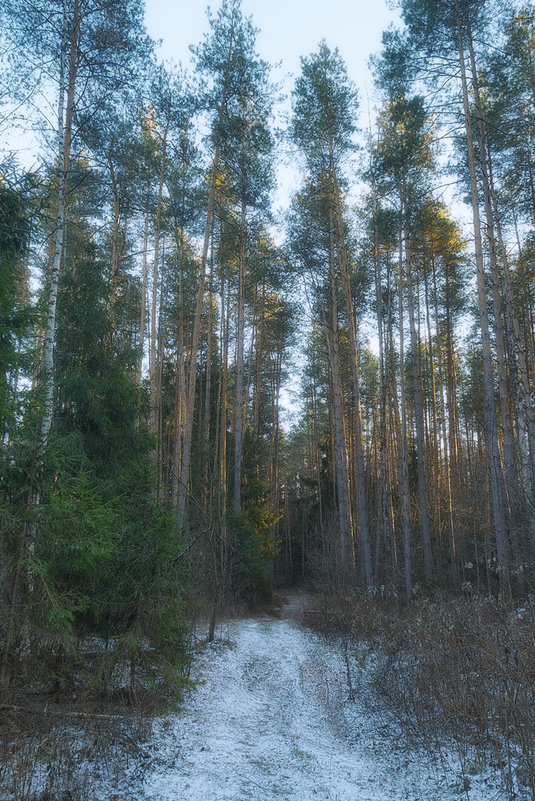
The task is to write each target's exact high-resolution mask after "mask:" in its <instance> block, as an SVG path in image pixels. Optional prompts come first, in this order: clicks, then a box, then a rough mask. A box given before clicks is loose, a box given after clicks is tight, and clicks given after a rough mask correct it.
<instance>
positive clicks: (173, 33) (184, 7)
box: [145, 0, 399, 426]
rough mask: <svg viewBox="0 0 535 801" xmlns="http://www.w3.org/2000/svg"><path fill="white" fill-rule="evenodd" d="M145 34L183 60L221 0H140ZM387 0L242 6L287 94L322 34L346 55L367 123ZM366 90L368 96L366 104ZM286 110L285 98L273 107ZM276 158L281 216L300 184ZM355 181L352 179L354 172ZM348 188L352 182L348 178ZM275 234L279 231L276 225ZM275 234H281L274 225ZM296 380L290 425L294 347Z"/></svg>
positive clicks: (287, 391)
mask: <svg viewBox="0 0 535 801" xmlns="http://www.w3.org/2000/svg"><path fill="white" fill-rule="evenodd" d="M145 2H146V24H147V29H148V33H149V34H150V36H152V38H154V39H161V40H162V46H161V47H160V49H159V50H158V55H159V56H160V57H161V58H163V59H165V60H172V61H175V62H181V63H182V65H183V66H184V67H186V66H187V65H188V63H189V58H190V51H189V45H190V44H197V43H198V42H200V41H201V40H202V38H203V34H204V33H205V32H207V31H208V30H209V26H208V21H207V16H206V8H207V6H208V5H210V7H211V9H212V11H213V12H214V13H215V12H216V11H217V9H218V8H219V0H215V1H214V2H211V3H208V2H204V0H189V2H188V0H185V1H183V2H180V0H179V2H175V4H172V3H171V2H170V0H145ZM393 5H394V3H393V2H392V1H391V0H242V8H243V11H244V13H245V14H246V15H247V16H252V17H253V22H254V24H255V26H256V27H257V28H259V29H260V32H259V34H258V38H257V51H258V53H259V55H260V56H261V57H262V58H263V59H265V60H266V61H268V62H269V63H270V64H272V65H275V64H277V63H278V62H281V64H280V66H279V67H277V68H276V69H274V70H273V72H272V79H273V80H274V81H276V82H281V83H282V90H283V92H284V93H285V94H286V95H288V94H289V93H290V92H291V90H292V87H293V81H294V78H295V77H296V76H297V75H298V74H299V73H300V57H301V56H306V55H309V54H310V53H312V52H315V51H316V50H317V47H318V44H319V42H320V41H321V39H325V40H326V41H327V44H328V46H329V47H330V48H331V49H334V48H335V47H337V48H338V49H339V51H340V53H341V55H342V57H343V58H344V61H345V62H346V65H347V69H348V73H349V77H350V78H351V80H352V81H354V83H355V84H356V85H357V87H358V91H359V98H360V126H361V128H364V127H367V125H368V119H369V117H368V106H369V105H370V107H371V118H372V119H373V117H374V113H373V81H372V76H371V73H370V70H369V66H368V61H369V58H370V56H371V55H372V54H373V53H377V52H378V51H379V50H380V49H381V35H382V32H383V31H384V30H386V29H387V28H388V26H389V25H390V24H391V23H392V22H395V23H397V22H399V15H398V14H397V12H396V11H394V10H393V9H392V8H389V7H388V6H393ZM368 95H369V96H370V97H369V103H368ZM285 109H286V110H288V109H289V102H288V101H286V104H284V105H283V106H282V107H281V108H279V111H281V110H282V112H283V113H284V110H285ZM288 156H289V158H288V159H284V158H283V161H285V163H281V161H279V162H278V167H277V182H278V191H277V193H276V197H275V198H274V200H275V207H276V208H278V210H279V219H282V218H283V217H284V209H285V208H286V207H287V205H288V203H289V201H290V197H291V195H292V193H293V192H294V191H295V190H296V189H297V187H298V185H299V183H300V176H299V173H298V171H297V169H296V165H295V163H294V161H293V158H292V154H291V153H289V154H288ZM355 181H356V182H358V178H357V176H356V174H355ZM354 188H356V187H355V185H354ZM279 234H280V232H279ZM273 235H274V236H275V239H276V240H278V238H279V236H278V235H277V231H273ZM293 358H294V374H293V375H294V380H293V381H291V382H290V386H286V387H283V390H282V393H281V404H282V409H281V413H282V421H283V424H284V425H286V426H288V425H290V423H291V419H292V414H293V413H295V411H296V409H297V408H298V407H299V400H298V399H299V390H298V383H299V382H298V380H297V378H296V374H297V373H298V372H299V369H298V364H299V363H300V361H301V359H300V357H299V356H298V355H297V354H295V353H294V357H293Z"/></svg>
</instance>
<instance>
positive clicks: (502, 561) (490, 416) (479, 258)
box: [455, 0, 510, 597]
mask: <svg viewBox="0 0 535 801" xmlns="http://www.w3.org/2000/svg"><path fill="white" fill-rule="evenodd" d="M455 6H456V11H457V44H458V56H459V66H460V71H461V86H462V93H463V110H464V123H465V134H466V144H467V157H468V168H469V173H470V191H471V196H472V215H473V225H474V240H475V260H476V271H477V296H478V308H479V322H480V330H481V346H482V355H483V376H484V394H485V412H486V419H487V448H488V458H489V481H490V501H491V512H492V514H491V517H492V528H493V532H494V539H495V543H496V552H497V557H498V570H499V584H500V591H501V593H502V595H503V596H504V597H509V595H510V585H509V566H508V559H507V550H506V544H505V523H504V517H503V508H504V504H503V489H502V488H503V475H502V467H501V463H500V454H499V450H498V428H497V422H496V407H495V402H494V376H493V369H492V350H491V342H490V330H489V321H488V311H487V292H486V286H485V265H484V261H483V243H482V237H481V220H480V215H479V193H478V186H477V174H476V162H475V152H474V144H473V136H472V120H471V116H470V101H469V91H468V79H467V75H466V63H465V55H464V39H463V32H462V27H461V12H460V8H459V2H458V0H456V2H455Z"/></svg>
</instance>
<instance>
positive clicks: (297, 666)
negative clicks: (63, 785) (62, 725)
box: [94, 593, 501, 801]
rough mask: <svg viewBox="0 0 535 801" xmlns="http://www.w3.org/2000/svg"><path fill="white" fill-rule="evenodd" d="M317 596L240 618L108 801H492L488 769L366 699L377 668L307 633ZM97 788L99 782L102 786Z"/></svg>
mask: <svg viewBox="0 0 535 801" xmlns="http://www.w3.org/2000/svg"><path fill="white" fill-rule="evenodd" d="M305 601H306V597H305V596H303V595H299V594H297V593H292V594H289V595H287V596H286V597H285V598H284V599H282V603H281V604H280V607H279V609H276V610H275V614H274V615H271V616H263V617H257V618H250V619H245V620H231V621H227V622H225V623H224V624H223V625H221V626H220V627H219V629H218V632H217V633H218V636H217V639H216V641H215V642H213V643H212V644H210V645H209V646H207V647H206V648H205V649H204V650H203V652H202V653H201V655H200V657H199V659H198V660H197V662H196V665H195V671H194V679H195V680H196V681H197V682H199V683H198V685H197V686H196V687H195V688H194V689H193V690H191V691H189V692H188V694H187V696H186V699H185V702H184V704H183V706H182V708H181V710H180V712H178V713H177V714H174V715H171V716H169V717H166V718H164V719H161V720H159V721H157V722H156V724H155V726H154V728H153V733H152V736H151V737H150V739H149V741H148V742H147V743H146V744H145V753H146V763H145V765H144V768H143V771H142V773H143V775H142V777H141V776H140V771H139V765H138V766H136V765H135V764H133V765H132V768H131V770H130V771H127V772H126V773H122V774H121V773H117V775H116V776H115V777H114V779H113V780H111V779H110V777H108V779H105V777H103V781H102V783H99V784H100V787H101V790H100V793H99V794H98V791H97V792H96V793H95V796H94V798H95V799H97V798H99V799H101V798H102V799H104V798H106V799H114V801H119V800H120V801H126V800H127V799H128V800H129V801H130V800H133V799H136V801H137V800H138V799H146V800H147V801H148V800H149V799H150V801H267V799H271V798H279V799H284V800H285V801H311V799H314V798H317V799H318V800H319V801H403V800H405V801H431V800H433V801H450V799H451V801H453V799H459V798H464V799H467V801H468V800H469V801H483V799H485V801H491V799H493V798H494V799H499V798H500V797H501V796H500V793H499V791H498V790H497V789H496V786H495V785H494V784H493V781H492V779H491V777H490V776H488V775H486V776H485V775H479V776H477V777H467V776H466V775H463V773H462V771H461V768H460V763H459V761H458V760H457V759H456V757H455V755H454V753H450V754H449V756H448V758H445V757H444V753H442V755H439V754H435V755H432V754H431V755H430V754H429V752H425V753H424V752H422V751H416V750H411V749H410V748H409V747H408V746H407V743H406V738H405V737H404V736H403V735H402V733H401V732H399V731H398V730H396V728H395V726H394V724H392V722H390V721H389V720H387V719H385V718H384V716H383V715H382V714H381V713H380V712H378V711H377V710H373V709H370V708H369V705H368V704H367V703H366V697H365V695H366V681H367V675H368V672H369V670H368V668H367V666H366V664H364V665H362V664H359V662H358V661H357V660H355V659H354V658H353V657H351V658H348V654H347V651H346V650H344V647H343V645H342V643H336V642H327V641H326V640H325V639H324V638H322V637H320V636H317V635H315V634H313V633H312V632H311V631H309V630H307V629H305V628H303V627H302V626H301V625H300V624H299V622H298V620H296V618H298V617H299V614H300V611H301V608H302V606H303V604H304V603H305ZM95 790H97V788H95Z"/></svg>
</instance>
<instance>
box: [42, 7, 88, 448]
mask: <svg viewBox="0 0 535 801" xmlns="http://www.w3.org/2000/svg"><path fill="white" fill-rule="evenodd" d="M67 28H68V26H67V19H66V11H64V18H63V40H62V44H61V55H60V81H59V83H60V85H59V95H58V205H57V211H56V231H55V239H54V257H53V261H52V269H51V271H50V286H49V291H48V312H47V326H46V335H45V349H44V378H43V383H44V400H43V417H42V420H41V428H40V432H39V447H40V449H41V450H44V449H45V448H46V446H47V444H48V437H49V434H50V429H51V426H52V416H53V411H54V388H55V377H54V348H55V344H56V306H57V299H58V287H59V272H60V267H61V259H62V255H63V247H64V239H65V207H66V199H67V183H68V177H69V167H70V158H71V144H72V120H73V112H74V92H75V84H76V75H77V70H78V55H79V52H78V50H79V39H80V0H74V5H73V16H72V29H71V33H70V39H69V38H68V29H67ZM67 51H68V52H67ZM67 56H68V63H67V65H66V63H65V62H66V61H67ZM66 66H67V85H66V86H65V67H66ZM65 94H66V95H67V97H66V105H65Z"/></svg>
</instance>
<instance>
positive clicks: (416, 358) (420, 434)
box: [401, 187, 433, 582]
mask: <svg viewBox="0 0 535 801" xmlns="http://www.w3.org/2000/svg"><path fill="white" fill-rule="evenodd" d="M401 206H402V216H403V218H404V219H405V218H406V213H407V207H406V194H405V189H404V188H403V187H402V189H401ZM403 238H404V240H405V266H406V269H405V275H406V279H407V306H408V311H409V330H410V337H411V351H412V354H411V356H412V358H411V361H412V377H413V385H414V424H415V428H416V454H417V459H418V494H419V499H420V519H421V527H422V544H423V550H424V572H425V579H426V581H428V582H429V581H431V578H432V575H433V555H432V551H431V527H430V523H429V505H428V490H427V477H426V472H425V436H424V412H423V401H422V374H421V362H420V355H419V345H418V335H417V330H416V316H415V312H414V288H413V281H412V274H413V273H412V271H413V265H412V254H411V248H410V239H409V231H408V227H407V223H406V220H405V222H404V231H403Z"/></svg>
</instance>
